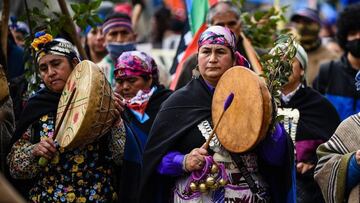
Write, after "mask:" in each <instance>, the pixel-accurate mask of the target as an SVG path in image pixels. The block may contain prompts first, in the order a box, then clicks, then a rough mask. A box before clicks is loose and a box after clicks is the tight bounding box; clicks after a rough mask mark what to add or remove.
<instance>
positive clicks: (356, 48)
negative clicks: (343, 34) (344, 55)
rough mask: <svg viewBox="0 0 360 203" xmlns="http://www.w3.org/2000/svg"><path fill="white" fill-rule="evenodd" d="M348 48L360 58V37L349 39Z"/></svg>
mask: <svg viewBox="0 0 360 203" xmlns="http://www.w3.org/2000/svg"><path fill="white" fill-rule="evenodd" d="M346 49H347V50H348V51H349V52H350V53H351V55H353V56H354V57H356V58H360V39H355V40H351V41H348V42H347V43H346Z"/></svg>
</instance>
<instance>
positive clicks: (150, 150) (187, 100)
mask: <svg viewBox="0 0 360 203" xmlns="http://www.w3.org/2000/svg"><path fill="white" fill-rule="evenodd" d="M211 103H212V93H211V92H210V91H209V88H208V87H207V85H206V83H205V82H204V80H203V79H202V78H201V77H200V78H198V79H193V80H191V81H190V82H189V83H188V84H187V85H186V86H185V87H183V88H181V89H179V90H177V91H176V92H174V93H173V94H172V95H171V96H170V97H169V98H168V99H167V100H166V101H165V102H164V103H163V106H162V108H161V109H160V111H159V113H158V115H157V116H156V119H155V121H154V124H153V126H152V128H151V131H150V134H149V139H148V142H147V144H146V146H145V150H144V155H143V168H142V174H141V175H142V176H141V182H140V193H139V197H140V202H147V203H152V202H169V199H170V195H171V192H172V189H173V185H174V182H175V179H176V178H173V177H170V176H161V175H159V174H158V173H157V172H156V168H157V166H158V164H159V163H160V161H161V159H162V158H163V156H164V155H166V154H167V153H168V152H170V151H179V152H181V153H182V154H187V153H189V152H190V151H191V150H192V149H194V148H197V147H200V146H202V144H204V142H205V139H204V137H203V136H202V135H201V132H200V131H199V130H197V127H196V126H197V125H198V124H199V123H200V122H201V121H203V120H208V121H210V122H211ZM289 144H290V145H291V143H289ZM288 150H289V153H288V154H287V155H289V156H287V158H286V160H287V161H286V164H284V166H285V167H273V168H270V167H268V166H266V164H260V165H262V166H259V167H263V169H265V170H266V171H267V173H265V174H264V177H265V178H269V179H267V181H268V182H269V183H270V184H271V183H275V185H271V186H274V187H273V188H272V190H274V191H275V192H277V193H278V194H275V196H273V198H274V202H286V200H285V199H286V197H287V196H288V195H289V190H291V184H292V181H291V169H292V167H293V158H292V156H291V154H293V153H292V152H293V149H292V148H291V147H290V148H289V149H288ZM210 153H211V152H210ZM260 162H261V161H260ZM265 170H262V171H265ZM293 177H294V176H293ZM275 187H276V188H275ZM275 199H276V200H279V199H280V201H276V200H275Z"/></svg>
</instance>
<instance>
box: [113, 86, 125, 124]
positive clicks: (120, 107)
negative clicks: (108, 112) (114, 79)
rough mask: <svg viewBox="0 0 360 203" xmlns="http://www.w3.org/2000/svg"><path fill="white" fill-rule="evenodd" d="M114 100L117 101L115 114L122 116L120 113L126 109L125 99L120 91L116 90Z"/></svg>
mask: <svg viewBox="0 0 360 203" xmlns="http://www.w3.org/2000/svg"><path fill="white" fill-rule="evenodd" d="M114 95H115V97H114V101H115V114H116V116H117V117H119V118H120V114H121V113H122V112H123V111H124V109H125V99H124V98H123V97H122V96H121V95H120V94H118V93H116V92H114Z"/></svg>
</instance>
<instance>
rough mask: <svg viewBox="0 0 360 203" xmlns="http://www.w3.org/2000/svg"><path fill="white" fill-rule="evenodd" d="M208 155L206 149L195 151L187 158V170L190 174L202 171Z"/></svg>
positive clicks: (196, 149)
mask: <svg viewBox="0 0 360 203" xmlns="http://www.w3.org/2000/svg"><path fill="white" fill-rule="evenodd" d="M206 155H208V153H207V150H206V149H203V148H195V149H193V150H192V151H191V152H190V153H189V154H187V155H186V156H185V169H186V170H187V171H189V172H191V171H196V170H201V169H202V168H203V166H204V163H205V156H206Z"/></svg>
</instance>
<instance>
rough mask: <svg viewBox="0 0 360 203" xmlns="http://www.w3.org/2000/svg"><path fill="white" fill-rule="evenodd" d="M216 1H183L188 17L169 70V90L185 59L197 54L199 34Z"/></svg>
mask: <svg viewBox="0 0 360 203" xmlns="http://www.w3.org/2000/svg"><path fill="white" fill-rule="evenodd" d="M217 1H218V0H185V5H186V11H187V16H188V18H187V25H186V26H185V28H186V29H184V31H183V33H182V36H181V40H180V44H179V46H178V49H177V51H176V55H175V58H174V62H173V65H172V67H171V69H170V74H171V75H172V82H171V84H170V89H172V90H174V89H175V87H176V84H177V82H178V78H179V76H180V73H181V72H182V68H183V67H182V66H183V63H184V61H185V60H186V58H187V57H189V56H190V55H192V54H193V53H196V52H197V41H198V39H199V37H200V34H201V33H202V32H203V31H204V30H205V29H206V28H207V26H206V16H207V12H208V10H209V7H210V6H212V5H214V4H215V3H216V2H217Z"/></svg>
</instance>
